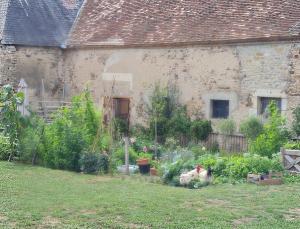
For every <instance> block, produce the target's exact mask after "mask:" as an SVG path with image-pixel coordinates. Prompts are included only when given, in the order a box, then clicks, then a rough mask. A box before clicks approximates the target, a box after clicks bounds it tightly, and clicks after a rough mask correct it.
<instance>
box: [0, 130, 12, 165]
mask: <svg viewBox="0 0 300 229" xmlns="http://www.w3.org/2000/svg"><path fill="white" fill-rule="evenodd" d="M10 152H11V150H10V143H9V139H8V138H7V137H6V136H5V135H4V134H3V133H0V160H8V158H9V155H10Z"/></svg>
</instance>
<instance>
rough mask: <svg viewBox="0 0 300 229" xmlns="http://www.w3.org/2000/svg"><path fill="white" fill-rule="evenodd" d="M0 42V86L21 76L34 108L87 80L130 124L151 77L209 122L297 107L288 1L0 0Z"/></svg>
mask: <svg viewBox="0 0 300 229" xmlns="http://www.w3.org/2000/svg"><path fill="white" fill-rule="evenodd" d="M0 39H1V49H0V83H2V84H4V83H5V82H9V81H10V82H13V83H17V82H18V81H20V79H22V78H23V79H25V81H26V82H27V84H28V85H29V88H28V91H29V94H30V95H29V100H30V102H31V104H32V105H33V106H34V104H36V102H37V101H44V100H49V101H60V100H64V101H69V99H70V97H71V96H72V95H75V94H77V93H78V92H80V91H81V90H82V89H83V88H84V87H86V86H89V88H90V89H91V90H92V93H93V96H94V99H95V101H96V103H97V104H98V105H99V106H100V107H102V106H103V104H104V101H105V97H107V96H112V97H114V98H115V102H116V103H115V104H116V106H115V113H116V115H123V116H125V117H129V118H130V120H131V122H133V123H136V122H139V121H142V120H143V117H141V114H142V112H141V110H142V109H143V105H144V104H145V103H147V101H148V98H149V95H150V94H151V91H152V89H153V86H154V85H155V84H156V83H160V84H161V85H167V84H170V83H172V84H175V85H177V86H178V88H179V90H180V93H181V95H180V100H181V102H182V103H183V104H186V105H187V107H188V110H189V112H190V114H197V115H198V116H201V117H203V118H208V119H212V120H213V121H217V120H219V119H221V118H232V119H235V120H236V121H237V122H240V121H241V120H243V119H245V118H246V117H247V116H249V115H261V114H262V113H263V112H264V110H265V107H266V106H267V104H268V103H269V101H270V100H271V99H274V100H276V101H277V104H278V106H279V108H280V109H281V111H282V113H283V114H285V115H287V117H288V118H290V117H291V112H292V110H293V109H294V108H295V107H296V106H297V105H300V57H299V56H300V2H299V1H295V0H284V1H282V0H255V1H254V0H246V1H245V0H230V1H229V0H210V1H207V0H205V1H204V0H155V1H154V0H126V1H124V0H110V1H104V0H86V1H82V0H57V1H50V0H40V1H38V2H37V1H35V0H4V1H3V0H2V1H1V3H0ZM128 107H129V109H127V108H128Z"/></svg>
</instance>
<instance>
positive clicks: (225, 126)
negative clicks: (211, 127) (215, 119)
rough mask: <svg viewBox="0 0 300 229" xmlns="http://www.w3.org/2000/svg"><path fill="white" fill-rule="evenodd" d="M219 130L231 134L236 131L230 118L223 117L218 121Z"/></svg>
mask: <svg viewBox="0 0 300 229" xmlns="http://www.w3.org/2000/svg"><path fill="white" fill-rule="evenodd" d="M219 130H220V132H221V134H225V135H232V134H234V133H235V131H236V124H235V122H234V121H233V120H232V119H224V120H222V121H220V124H219Z"/></svg>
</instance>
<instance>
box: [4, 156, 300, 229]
mask: <svg viewBox="0 0 300 229" xmlns="http://www.w3.org/2000/svg"><path fill="white" fill-rule="evenodd" d="M0 228H189V229H190V228H300V184H293V185H282V186H270V187H258V186H256V185H249V184H239V185H229V184H228V185H227V184H226V185H215V186H209V187H206V188H203V189H201V190H189V189H184V188H173V187H168V186H163V185H161V184H155V183H150V182H147V181H144V180H139V179H132V178H126V179H122V178H120V177H108V176H107V177H101V176H90V175H82V174H76V173H71V172H64V171H58V170H50V169H45V168H40V167H31V166H25V165H19V164H11V163H6V162H0Z"/></svg>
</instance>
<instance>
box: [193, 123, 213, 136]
mask: <svg viewBox="0 0 300 229" xmlns="http://www.w3.org/2000/svg"><path fill="white" fill-rule="evenodd" d="M211 132H212V126H211V122H210V121H207V120H200V119H196V120H194V121H193V122H192V124H191V134H192V137H193V138H194V139H196V140H197V141H199V140H201V141H204V140H206V139H207V138H208V136H209V134H210V133H211Z"/></svg>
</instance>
